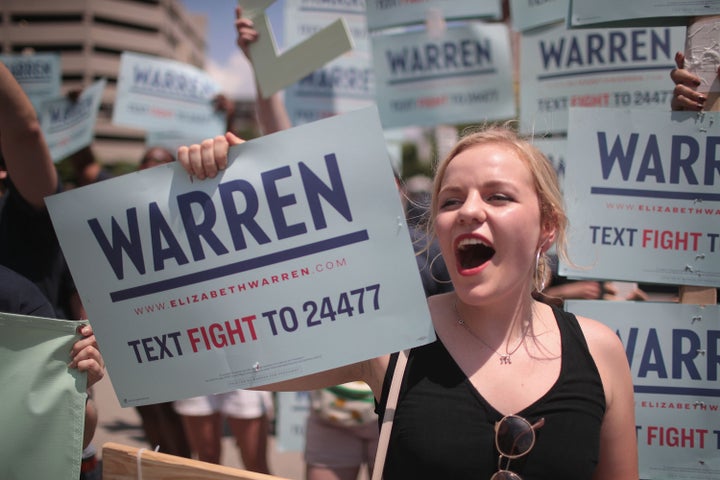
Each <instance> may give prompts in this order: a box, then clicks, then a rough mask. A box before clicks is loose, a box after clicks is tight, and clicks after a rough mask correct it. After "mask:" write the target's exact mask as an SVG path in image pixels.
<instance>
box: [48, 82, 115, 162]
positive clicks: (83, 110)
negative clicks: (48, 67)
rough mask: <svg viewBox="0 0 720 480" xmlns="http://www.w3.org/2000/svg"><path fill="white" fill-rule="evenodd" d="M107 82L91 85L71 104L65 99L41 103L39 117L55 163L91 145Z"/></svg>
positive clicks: (60, 98)
mask: <svg viewBox="0 0 720 480" xmlns="http://www.w3.org/2000/svg"><path fill="white" fill-rule="evenodd" d="M106 83H107V81H106V80H105V79H104V78H103V79H101V80H98V81H97V82H95V83H93V84H92V85H90V86H89V87H88V88H86V89H85V90H83V92H82V93H81V94H80V96H79V97H78V99H77V101H71V100H70V99H69V98H66V97H58V98H55V99H51V100H44V101H43V102H42V103H41V104H40V108H39V111H38V117H39V119H40V126H41V128H42V131H43V135H45V140H46V141H47V144H48V148H49V149H50V156H51V157H52V159H53V161H54V162H59V161H60V160H62V159H63V158H65V157H67V156H68V155H71V154H73V153H75V152H77V151H78V150H80V149H82V148H84V147H86V146H88V145H90V144H91V143H92V142H93V140H94V138H95V121H96V120H97V114H98V109H99V108H100V102H101V101H102V95H103V92H104V91H105V84H106Z"/></svg>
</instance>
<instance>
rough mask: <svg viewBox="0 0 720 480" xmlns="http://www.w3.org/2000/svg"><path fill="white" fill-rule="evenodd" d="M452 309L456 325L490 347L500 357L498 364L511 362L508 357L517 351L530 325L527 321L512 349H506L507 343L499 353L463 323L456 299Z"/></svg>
mask: <svg viewBox="0 0 720 480" xmlns="http://www.w3.org/2000/svg"><path fill="white" fill-rule="evenodd" d="M453 310H455V319H456V320H457V323H458V325H460V326H462V327H463V328H465V330H467V331H468V333H469V334H470V335H472V336H473V338H475V339H476V340H478V341H479V342H480V343H482V344H483V345H485V347H487V348H488V349H490V350H491V351H493V352H495V355H497V356H498V357H500V365H510V364H511V363H512V360H511V358H510V357H512V356H513V354H514V353H515V352H517V351H518V350H519V349H520V346H521V345H522V344H523V343H524V342H525V335H527V330H528V328H529V325H530V324H529V323H528V326H526V327H525V328H524V329H523V333H522V337H521V338H520V342H519V343H518V344H517V346H516V347H515V348H513V349H512V351H508V350H507V345H506V346H505V353H500V352H498V351H497V350H495V349H494V348H492V347H491V346H490V345H488V344H487V343H486V342H485V340H483V339H482V338H480V337H478V336H477V335H475V332H473V331H472V330H470V327H468V325H467V323H465V320H463V319H462V318H461V317H460V312H458V308H457V301H455V302H453Z"/></svg>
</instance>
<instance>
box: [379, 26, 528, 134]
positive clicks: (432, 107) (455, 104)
mask: <svg viewBox="0 0 720 480" xmlns="http://www.w3.org/2000/svg"><path fill="white" fill-rule="evenodd" d="M371 41H372V45H373V63H374V65H375V88H376V92H377V104H378V108H379V109H380V116H381V118H382V122H383V126H384V127H385V128H396V127H406V126H435V125H438V124H457V123H481V122H483V121H492V120H506V119H509V118H513V117H514V116H515V92H514V89H513V71H512V65H511V63H510V59H511V53H510V52H511V49H510V36H509V31H508V28H507V27H506V26H505V25H504V24H490V23H480V22H473V23H466V24H462V25H455V26H451V27H448V29H447V30H446V31H445V32H443V34H442V35H441V36H439V37H435V36H431V35H428V34H427V33H426V32H422V31H420V32H412V31H411V32H405V33H402V34H397V35H376V36H373V37H371Z"/></svg>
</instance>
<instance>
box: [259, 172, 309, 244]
mask: <svg viewBox="0 0 720 480" xmlns="http://www.w3.org/2000/svg"><path fill="white" fill-rule="evenodd" d="M290 175H291V172H290V167H288V166H285V167H280V168H276V169H275V170H269V171H267V172H264V173H263V174H262V175H261V177H262V182H263V186H264V187H265V196H266V198H267V201H268V206H269V207H270V217H271V218H272V221H273V225H274V226H275V232H276V233H277V236H278V239H280V240H282V239H284V238H290V237H294V236H297V235H302V234H303V233H307V228H306V227H305V224H304V223H296V224H294V225H288V224H287V221H286V220H285V215H284V214H283V208H285V207H288V206H290V205H295V204H296V203H297V201H296V200H295V195H293V194H288V195H280V193H279V192H278V189H277V186H276V184H275V182H276V181H277V180H280V179H281V178H287V177H289V176H290Z"/></svg>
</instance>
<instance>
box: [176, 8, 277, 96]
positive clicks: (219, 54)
mask: <svg viewBox="0 0 720 480" xmlns="http://www.w3.org/2000/svg"><path fill="white" fill-rule="evenodd" d="M181 2H182V4H183V5H184V6H185V9H186V10H187V11H189V12H192V13H201V14H203V15H205V16H206V17H207V19H208V25H207V42H208V45H207V52H206V55H207V65H206V67H205V68H206V69H207V71H208V73H210V75H212V76H213V77H214V78H215V79H216V80H217V81H218V82H220V85H221V86H222V89H223V91H224V92H225V94H227V95H229V96H230V97H233V98H236V99H239V98H253V97H254V95H255V82H254V81H253V78H252V74H251V72H250V66H249V65H248V62H247V60H246V59H245V56H244V55H243V54H242V52H241V51H240V49H239V48H238V47H237V45H236V44H235V24H234V21H235V5H237V0H181ZM283 3H284V0H277V1H276V2H275V3H274V4H273V5H271V6H270V7H269V8H268V9H267V14H268V17H269V18H270V23H271V24H272V26H273V34H274V35H275V39H276V41H277V43H278V45H280V46H281V45H282V44H283V43H282V33H283V32H282V7H283Z"/></svg>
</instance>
